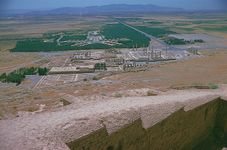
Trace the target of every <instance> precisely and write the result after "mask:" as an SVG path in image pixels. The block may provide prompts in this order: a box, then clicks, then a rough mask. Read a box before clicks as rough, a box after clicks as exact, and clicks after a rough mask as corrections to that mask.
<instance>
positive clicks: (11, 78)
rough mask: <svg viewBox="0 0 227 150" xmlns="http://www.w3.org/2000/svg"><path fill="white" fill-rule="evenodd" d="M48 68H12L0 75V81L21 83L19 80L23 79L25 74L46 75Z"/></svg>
mask: <svg viewBox="0 0 227 150" xmlns="http://www.w3.org/2000/svg"><path fill="white" fill-rule="evenodd" d="M48 71H49V70H48V69H47V68H46V67H45V68H40V67H30V68H20V69H18V70H14V71H13V72H10V73H8V74H7V73H3V74H1V75H0V81H1V82H4V83H16V84H17V85H19V84H21V82H22V81H23V80H24V79H25V77H26V75H37V74H38V75H39V76H44V75H47V73H48Z"/></svg>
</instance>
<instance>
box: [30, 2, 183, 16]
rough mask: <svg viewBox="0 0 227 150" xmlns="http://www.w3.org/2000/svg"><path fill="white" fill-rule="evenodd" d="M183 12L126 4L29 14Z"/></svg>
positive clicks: (66, 8) (152, 6) (174, 9)
mask: <svg viewBox="0 0 227 150" xmlns="http://www.w3.org/2000/svg"><path fill="white" fill-rule="evenodd" d="M179 11H184V10H183V9H181V8H171V7H161V6H156V5H151V4H149V5H128V4H113V5H104V6H90V7H64V8H58V9H53V10H49V11H35V12H30V13H31V14H50V15H60V14H78V15H80V14H116V13H133V12H134V13H147V12H179Z"/></svg>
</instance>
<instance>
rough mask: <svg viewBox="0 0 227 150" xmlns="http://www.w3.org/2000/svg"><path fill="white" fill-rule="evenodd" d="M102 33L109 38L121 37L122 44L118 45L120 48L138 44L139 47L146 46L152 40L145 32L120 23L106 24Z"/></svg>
mask: <svg viewBox="0 0 227 150" xmlns="http://www.w3.org/2000/svg"><path fill="white" fill-rule="evenodd" d="M101 33H102V35H104V36H105V37H106V38H107V39H120V40H119V43H121V45H118V46H116V47H118V48H132V47H133V46H136V45H137V47H146V46H148V45H149V41H150V39H149V38H147V37H145V36H144V35H143V34H141V33H139V32H137V31H135V30H133V29H131V28H129V27H127V26H125V25H123V24H119V23H118V24H110V25H106V26H104V27H103V29H102V32H101ZM123 39H128V40H123Z"/></svg>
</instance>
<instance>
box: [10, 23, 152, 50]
mask: <svg viewBox="0 0 227 150" xmlns="http://www.w3.org/2000/svg"><path fill="white" fill-rule="evenodd" d="M87 32H88V31H83V32H81V31H70V32H69V31H64V32H57V33H45V34H43V37H41V38H30V39H24V40H19V41H17V44H16V46H15V48H13V49H11V52H45V51H66V50H89V49H108V48H132V47H135V46H137V47H146V46H148V44H149V38H147V37H145V36H144V35H142V34H141V33H139V32H137V31H134V30H133V29H131V28H128V27H126V26H124V25H122V24H108V25H104V26H103V27H102V29H101V34H102V35H103V36H104V37H105V38H106V39H107V40H117V41H118V44H116V45H112V46H110V45H106V44H101V43H94V44H85V45H75V43H77V42H83V41H85V40H86V39H87ZM59 42H60V44H59Z"/></svg>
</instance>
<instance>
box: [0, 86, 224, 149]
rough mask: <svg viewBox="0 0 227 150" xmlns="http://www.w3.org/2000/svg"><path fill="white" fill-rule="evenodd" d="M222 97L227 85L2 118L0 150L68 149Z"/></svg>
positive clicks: (146, 125)
mask: <svg viewBox="0 0 227 150" xmlns="http://www.w3.org/2000/svg"><path fill="white" fill-rule="evenodd" d="M219 97H222V98H224V99H225V100H227V92H226V88H220V89H219V90H185V91H183V90H182V91H171V92H167V93H166V94H162V95H159V96H151V97H125V98H115V99H110V100H106V101H103V100H102V101H100V102H99V101H97V102H96V103H88V104H87V105H81V107H80V108H78V107H73V106H66V107H64V109H59V110H57V111H56V110H55V111H53V112H43V113H40V114H34V115H29V116H24V117H18V118H15V119H9V120H1V121H0V149H4V150H11V149H14V150H21V149H24V150H26V149H34V150H36V149H37V150H63V149H64V150H65V149H66V150H67V149H68V147H67V146H66V144H65V143H67V142H70V141H73V140H76V139H78V138H80V137H83V136H85V135H87V134H89V133H92V132H94V131H97V130H99V129H101V128H106V129H107V131H108V133H109V134H111V133H113V132H116V131H117V130H119V129H120V128H122V127H123V126H125V125H127V124H130V123H132V122H133V121H135V120H137V119H141V120H142V123H143V127H144V128H149V127H151V126H153V125H155V124H156V123H158V122H160V121H162V120H163V119H165V118H167V117H168V116H169V115H171V114H172V113H174V112H176V111H177V110H179V109H182V108H184V110H185V111H189V110H192V109H194V108H196V107H198V106H200V105H203V104H205V103H208V102H210V101H213V100H215V99H217V98H219ZM72 105H73V104H72Z"/></svg>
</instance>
